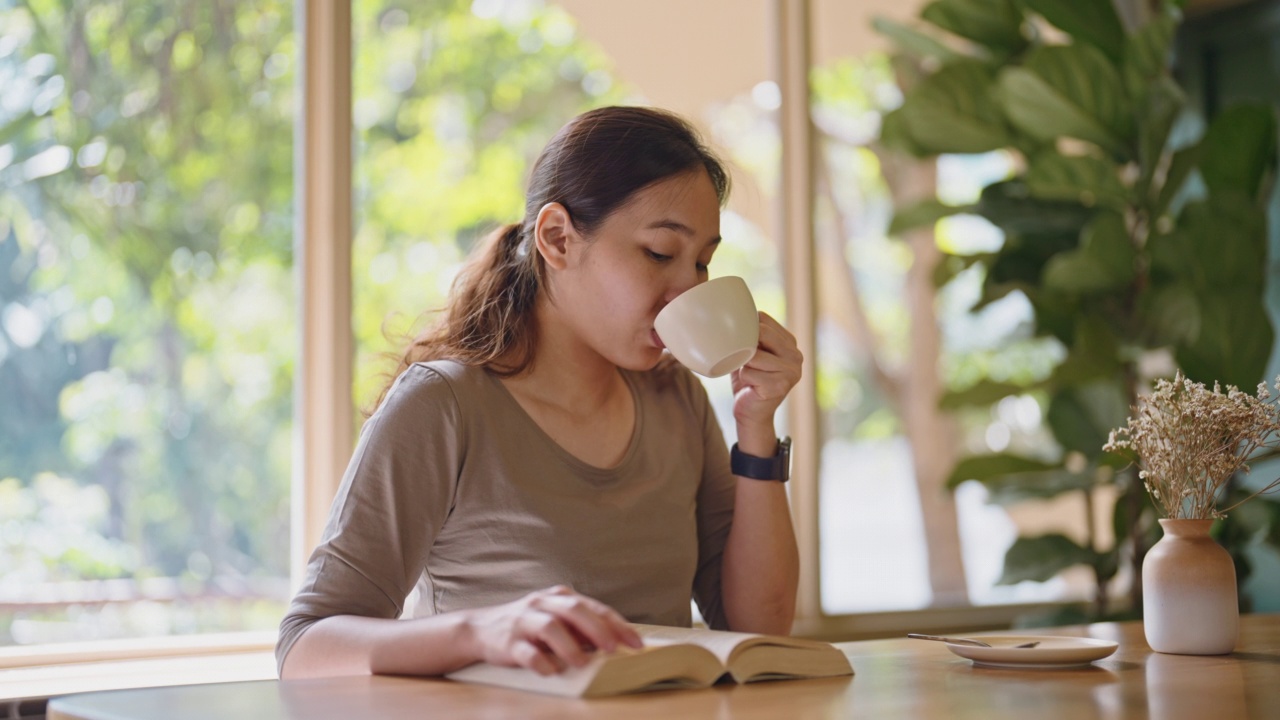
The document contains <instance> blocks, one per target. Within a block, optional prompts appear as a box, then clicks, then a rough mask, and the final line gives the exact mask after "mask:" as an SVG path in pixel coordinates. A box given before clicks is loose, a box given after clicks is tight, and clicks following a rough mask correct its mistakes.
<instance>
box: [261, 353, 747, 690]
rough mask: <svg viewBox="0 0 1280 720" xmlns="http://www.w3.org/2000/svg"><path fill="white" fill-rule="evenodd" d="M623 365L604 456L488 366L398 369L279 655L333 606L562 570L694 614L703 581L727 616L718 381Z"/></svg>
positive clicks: (413, 613)
mask: <svg viewBox="0 0 1280 720" xmlns="http://www.w3.org/2000/svg"><path fill="white" fill-rule="evenodd" d="M623 376H624V377H625V379H626V381H627V384H628V385H629V386H630V388H631V391H632V393H633V396H634V397H635V400H636V403H635V406H636V423H635V430H634V432H633V434H632V437H631V442H630V445H629V448H628V449H627V452H626V455H625V457H624V458H623V460H622V462H621V463H620V464H619V465H618V466H617V467H615V468H611V469H607V470H606V469H601V468H597V467H593V466H590V465H588V464H586V463H584V462H582V461H580V460H578V459H577V458H576V457H574V456H573V455H571V454H569V453H568V452H567V451H565V450H564V449H563V448H561V447H560V446H559V445H557V444H556V443H555V442H554V441H553V440H552V439H551V438H550V437H549V436H548V435H547V434H546V433H545V432H543V431H542V429H541V428H539V427H538V425H537V424H536V423H535V422H534V421H533V419H532V418H531V417H529V415H528V414H527V413H525V411H524V409H523V408H521V407H520V405H519V404H518V403H517V402H516V400H515V398H514V397H513V396H512V395H511V394H510V393H509V392H508V391H507V389H506V387H505V386H503V385H502V383H501V382H500V381H499V380H498V379H497V378H496V377H494V376H493V375H491V374H490V373H488V372H487V371H485V370H483V369H480V368H471V367H465V366H463V365H460V364H458V363H454V362H449V361H436V362H430V363H419V364H416V365H413V366H411V367H410V368H409V369H408V370H406V371H405V372H404V373H403V374H401V376H400V377H399V378H398V379H397V380H396V382H395V384H394V386H393V387H392V389H391V390H390V391H389V392H388V394H387V397H386V399H385V400H384V401H383V403H382V405H381V407H379V409H378V410H377V412H375V413H374V414H373V416H372V417H370V418H369V420H368V421H367V422H366V423H365V425H364V428H363V430H362V431H361V433H360V440H359V442H358V444H357V446H356V449H355V452H354V453H353V455H352V458H351V463H350V465H349V466H348V467H347V471H346V474H345V475H344V476H343V479H342V484H341V487H340V488H339V490H338V495H337V498H336V499H335V500H334V503H333V507H332V509H331V511H330V514H329V520H328V524H327V526H326V528H325V531H324V536H323V538H322V540H321V542H320V545H319V546H317V547H316V549H315V552H313V553H312V555H311V559H310V561H309V563H308V565H307V576H306V579H305V581H304V583H303V585H302V588H301V589H300V590H299V591H298V594H297V595H296V596H295V597H294V599H293V602H292V604H291V605H290V607H289V611H288V613H287V614H286V616H285V618H284V620H283V621H282V622H281V624H280V639H279V643H278V644H277V646H276V659H277V662H278V663H279V664H280V665H283V663H284V658H285V656H286V655H287V654H288V653H289V650H290V648H292V647H293V644H294V642H296V641H297V639H298V637H299V636H301V635H302V633H304V632H305V631H306V630H307V628H308V627H310V626H311V625H312V624H313V623H315V622H317V621H319V620H320V619H322V618H325V617H329V616H332V615H362V616H367V617H379V618H397V617H421V616H425V615H433V614H436V613H444V612H449V611H452V610H459V609H464V608H474V607H483V606H490V605H496V604H501V603H505V602H509V601H511V600H515V599H517V598H519V597H521V596H522V595H525V594H526V593H529V592H531V591H533V590H537V589H540V588H545V587H549V586H551V585H556V584H564V585H568V586H570V587H572V588H574V590H576V591H578V592H580V593H582V594H584V595H588V596H591V597H594V598H597V599H599V600H601V601H603V602H605V603H607V604H609V605H611V606H612V607H614V608H615V609H616V610H618V612H620V613H622V615H623V616H625V617H626V618H627V619H628V620H631V621H633V622H639V623H650V624H655V625H676V626H685V627H687V626H688V625H689V624H690V623H691V620H692V618H691V611H690V607H689V599H690V597H691V596H692V598H693V599H694V600H695V601H696V602H697V603H698V608H699V611H700V612H701V613H702V615H703V617H704V618H705V619H706V621H707V622H708V624H709V625H710V626H711V627H713V628H722V629H723V628H725V627H726V622H725V619H724V612H723V609H722V605H721V596H720V559H721V556H722V554H723V550H724V545H725V539H726V537H727V536H728V533H729V526H730V523H731V522H732V519H733V495H734V483H735V480H734V478H733V475H732V473H731V471H730V469H729V453H728V450H727V448H726V447H725V442H724V438H723V436H722V435H721V432H720V428H719V425H718V423H717V421H716V418H715V414H714V412H713V411H712V408H711V405H710V403H709V401H708V399H707V395H706V391H705V390H704V389H703V387H702V385H701V384H700V383H699V382H698V381H697V380H696V379H695V378H694V377H693V376H692V375H691V374H690V373H689V372H688V371H687V370H684V369H683V368H681V367H679V366H674V365H671V366H663V367H661V368H660V369H657V370H654V371H650V372H643V373H636V372H626V371H624V372H623ZM415 589H416V590H417V591H418V592H417V593H416V597H417V602H416V607H410V608H408V609H407V610H406V608H405V604H406V600H407V599H408V598H409V596H410V594H411V593H413V591H414V590H415Z"/></svg>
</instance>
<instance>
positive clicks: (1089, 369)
mask: <svg viewBox="0 0 1280 720" xmlns="http://www.w3.org/2000/svg"><path fill="white" fill-rule="evenodd" d="M1047 310H1048V309H1047V308H1043V307H1041V306H1039V305H1037V306H1036V312H1037V314H1039V315H1043V314H1045V313H1046V312H1047ZM1064 315H1066V318H1067V319H1069V321H1070V323H1071V329H1070V333H1069V334H1067V335H1066V336H1065V339H1064V342H1065V343H1066V344H1067V345H1068V346H1069V348H1070V350H1069V351H1068V353H1067V357H1066V358H1064V359H1063V361H1062V362H1061V363H1059V364H1058V366H1057V367H1056V368H1054V370H1053V374H1052V375H1050V376H1049V384H1050V385H1051V386H1053V387H1057V388H1065V387H1071V386H1076V385H1084V384H1087V383H1090V382H1094V381H1097V380H1102V379H1110V378H1114V377H1116V376H1117V374H1118V373H1119V372H1120V371H1121V368H1120V361H1119V360H1118V359H1117V358H1118V355H1119V352H1120V345H1119V341H1118V340H1117V339H1116V336H1115V334H1114V333H1113V332H1112V331H1111V328H1110V327H1109V326H1108V324H1107V319H1106V318H1105V317H1103V316H1101V315H1099V314H1097V313H1091V314H1090V313H1074V312H1070V313H1064ZM1055 334H1056V333H1055ZM1059 337H1063V336H1061V335H1059Z"/></svg>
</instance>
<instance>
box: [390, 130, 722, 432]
mask: <svg viewBox="0 0 1280 720" xmlns="http://www.w3.org/2000/svg"><path fill="white" fill-rule="evenodd" d="M699 169H703V170H706V172H707V175H709V176H710V178H711V184H712V185H713V186H714V187H715V190H716V196H717V197H718V198H719V200H720V204H721V205H723V204H724V202H725V200H726V199H727V198H728V196H729V175H728V173H727V172H726V171H725V168H724V165H723V164H722V163H721V162H720V160H719V159H718V158H717V157H716V156H715V154H714V153H712V152H711V150H710V149H708V148H707V146H706V145H705V144H704V143H703V142H702V140H701V138H700V137H699V136H698V133H697V131H696V130H694V129H693V127H692V126H691V125H690V124H689V123H688V122H686V121H685V120H683V119H682V118H680V117H678V116H677V115H674V114H672V113H669V112H665V111H662V110H656V109H653V108H646V107H604V108H599V109H597V110H591V111H589V112H586V113H583V114H582V115H579V116H578V117H576V118H574V119H573V120H571V121H570V122H569V123H568V124H567V125H565V126H564V127H562V128H560V131H559V132H557V133H556V135H555V137H553V138H552V139H551V142H549V143H547V146H546V147H545V148H544V149H543V150H542V154H541V155H539V156H538V160H537V162H535V163H534V165H533V172H532V173H531V174H530V179H529V189H528V193H527V195H526V196H525V206H524V220H523V221H522V222H520V223H518V224H513V225H508V226H506V227H504V228H500V229H499V230H497V231H496V232H494V233H493V234H491V235H490V236H489V237H487V238H486V239H485V240H484V241H483V242H482V243H481V244H480V245H479V247H477V249H476V251H475V252H474V253H473V254H472V256H471V258H470V259H469V260H468V261H467V264H466V265H465V266H464V267H463V268H462V270H461V272H460V273H459V274H458V276H457V277H456V278H455V279H454V282H453V287H452V288H451V289H450V292H449V300H448V305H447V306H446V307H445V308H444V310H443V313H442V315H441V316H440V318H439V319H438V320H437V322H436V323H435V324H434V325H432V326H431V327H430V328H428V329H427V330H426V331H425V332H423V333H422V334H421V335H419V336H418V337H417V338H415V339H414V340H413V342H412V343H410V344H409V347H408V348H407V349H406V350H405V351H404V353H403V354H402V355H401V357H400V362H399V366H398V367H397V368H396V370H395V372H394V373H393V374H392V382H394V379H395V378H396V377H398V376H399V375H400V373H402V372H404V371H405V369H407V368H408V367H409V366H410V365H412V364H413V363H415V362H420V361H423V360H437V359H450V360H455V361H457V362H460V363H463V364H464V365H471V366H481V367H485V368H487V369H488V370H490V371H491V372H493V373H495V374H497V375H499V376H502V377H511V376H514V375H519V374H520V373H522V372H524V371H525V370H526V369H528V367H529V363H530V362H532V360H533V353H534V349H535V347H536V344H537V340H538V339H537V337H536V328H535V326H534V323H533V312H532V311H533V307H534V302H535V300H536V298H537V295H538V289H539V288H540V287H542V285H543V282H544V278H545V272H546V268H545V266H544V264H543V259H542V256H541V255H540V254H539V253H538V252H537V250H536V249H534V247H533V238H532V235H533V229H534V223H536V222H537V219H538V213H539V211H541V209H542V208H543V206H545V205H546V204H547V203H553V202H556V203H560V204H561V205H563V206H564V207H565V209H566V210H567V211H568V213H569V217H570V218H571V219H572V221H573V226H574V228H575V229H577V230H578V232H580V233H582V234H583V235H584V236H588V237H589V236H591V235H592V234H593V233H594V231H595V230H596V229H598V228H599V227H600V225H601V224H602V223H604V221H605V219H606V218H608V217H609V215H610V214H611V213H613V212H614V211H615V210H617V209H619V208H621V207H622V206H623V205H625V204H626V203H627V201H628V200H630V199H631V197H632V196H633V195H635V194H636V192H638V191H640V190H642V189H644V188H646V187H648V186H650V185H652V184H654V183H656V182H660V181H662V180H666V179H667V178H671V177H675V176H678V175H682V174H685V173H690V172H696V171H697V170H699ZM388 389H390V383H388V384H387V386H386V387H384V388H383V390H382V392H381V393H380V394H379V396H378V400H377V402H376V403H375V405H374V407H375V408H376V407H377V405H379V404H381V403H382V399H383V397H385V396H386V393H387V390H388Z"/></svg>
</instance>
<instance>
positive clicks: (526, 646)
mask: <svg viewBox="0 0 1280 720" xmlns="http://www.w3.org/2000/svg"><path fill="white" fill-rule="evenodd" d="M511 659H512V660H514V661H515V664H516V665H519V666H520V667H524V668H529V669H530V670H532V671H534V672H536V673H538V674H539V675H555V674H556V673H558V672H560V666H559V665H558V664H557V663H556V661H555V660H554V659H553V658H552V657H551V655H550V653H548V652H547V651H545V650H543V649H542V648H541V647H539V646H538V644H537V643H534V642H531V641H529V640H517V641H516V642H515V644H514V645H513V646H512V648H511Z"/></svg>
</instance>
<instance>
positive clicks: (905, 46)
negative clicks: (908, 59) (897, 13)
mask: <svg viewBox="0 0 1280 720" xmlns="http://www.w3.org/2000/svg"><path fill="white" fill-rule="evenodd" d="M871 27H873V28H875V30H876V32H878V33H880V34H881V35H884V36H885V37H887V38H889V39H890V40H892V41H893V44H894V45H897V46H898V49H899V50H901V51H903V52H905V53H907V54H909V55H913V56H915V57H918V58H934V59H936V60H941V61H943V62H947V61H950V60H954V59H956V58H959V57H962V56H961V55H960V53H958V52H956V51H955V50H952V49H951V48H949V47H947V46H946V45H943V44H942V43H941V42H939V41H938V40H937V39H935V38H933V37H931V36H929V35H927V34H925V33H923V32H920V31H919V30H916V29H915V28H912V27H908V26H906V25H903V24H902V23H896V22H893V21H892V20H889V19H887V18H884V17H880V16H878V15H877V16H876V17H875V19H873V20H872V21H871Z"/></svg>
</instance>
